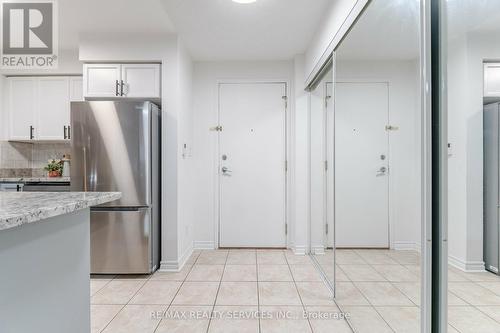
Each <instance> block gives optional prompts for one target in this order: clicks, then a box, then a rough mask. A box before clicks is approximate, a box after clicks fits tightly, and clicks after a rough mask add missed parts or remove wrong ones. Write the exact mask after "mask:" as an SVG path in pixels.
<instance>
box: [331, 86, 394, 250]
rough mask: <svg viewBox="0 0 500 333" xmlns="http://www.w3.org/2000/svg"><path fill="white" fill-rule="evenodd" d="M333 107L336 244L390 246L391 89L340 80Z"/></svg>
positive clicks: (341, 246) (340, 245)
mask: <svg viewBox="0 0 500 333" xmlns="http://www.w3.org/2000/svg"><path fill="white" fill-rule="evenodd" d="M335 93H336V109H335V125H336V127H335V128H336V133H335V180H336V181H335V198H336V202H335V203H336V205H335V223H336V225H335V227H336V229H335V230H336V234H337V238H336V246H337V248H389V175H390V173H389V156H388V153H389V137H388V129H387V128H386V126H387V125H388V124H389V121H388V116H389V105H388V98H389V87H388V84H387V83H383V82H338V83H337V84H336V91H335Z"/></svg>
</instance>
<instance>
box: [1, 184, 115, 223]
mask: <svg viewBox="0 0 500 333" xmlns="http://www.w3.org/2000/svg"><path fill="white" fill-rule="evenodd" d="M21 193H22V192H21ZM31 193H35V192H31ZM69 193H71V192H69ZM38 194H42V195H50V194H51V193H42V192H40V193H38ZM82 194H93V196H92V197H90V198H81V199H74V200H72V201H70V202H68V203H62V204H60V205H57V206H48V207H35V208H33V209H32V210H29V209H28V210H26V211H24V212H21V213H16V214H11V215H10V216H9V215H7V216H6V217H0V231H4V230H8V229H12V228H16V227H19V226H21V225H24V224H30V223H34V222H38V221H41V220H45V219H49V218H52V217H56V216H60V215H65V214H70V213H73V212H76V211H79V210H82V209H86V208H89V207H92V206H97V205H100V204H103V203H106V202H111V201H114V200H117V199H120V198H121V196H122V194H121V193H120V192H86V193H82Z"/></svg>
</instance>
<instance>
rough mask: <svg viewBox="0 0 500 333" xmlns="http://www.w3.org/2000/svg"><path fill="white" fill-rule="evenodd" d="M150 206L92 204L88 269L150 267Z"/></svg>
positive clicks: (102, 271) (108, 271)
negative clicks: (98, 206) (121, 206)
mask: <svg viewBox="0 0 500 333" xmlns="http://www.w3.org/2000/svg"><path fill="white" fill-rule="evenodd" d="M151 228H152V219H151V208H114V209H111V208H107V209H105V208H102V209H101V208H93V209H92V210H91V212H90V258H91V265H90V266H91V267H90V270H91V272H92V273H94V274H140V273H143V274H147V273H151V271H152V237H151V235H152V232H151Z"/></svg>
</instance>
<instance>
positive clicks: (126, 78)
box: [122, 64, 160, 98]
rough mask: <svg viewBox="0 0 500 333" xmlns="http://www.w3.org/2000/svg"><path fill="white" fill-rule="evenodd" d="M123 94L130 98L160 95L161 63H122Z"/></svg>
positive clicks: (156, 96)
mask: <svg viewBox="0 0 500 333" xmlns="http://www.w3.org/2000/svg"><path fill="white" fill-rule="evenodd" d="M122 80H123V96H124V97H130V98H159V97H160V65H159V64H126V65H122Z"/></svg>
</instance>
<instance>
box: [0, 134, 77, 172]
mask: <svg viewBox="0 0 500 333" xmlns="http://www.w3.org/2000/svg"><path fill="white" fill-rule="evenodd" d="M70 153H71V146H70V144H69V143H21V142H8V141H0V178H3V177H30V176H31V177H44V176H45V175H46V174H47V172H46V171H45V170H43V168H44V167H45V166H46V165H47V161H48V160H49V159H51V158H56V159H61V158H62V157H63V155H67V154H70Z"/></svg>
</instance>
